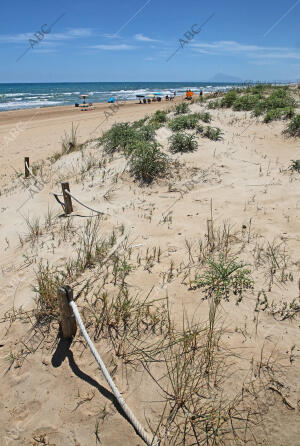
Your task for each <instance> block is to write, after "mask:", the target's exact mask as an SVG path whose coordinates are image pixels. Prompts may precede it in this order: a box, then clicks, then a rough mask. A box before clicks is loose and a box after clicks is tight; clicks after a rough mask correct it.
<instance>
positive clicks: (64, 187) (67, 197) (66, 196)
mask: <svg viewBox="0 0 300 446" xmlns="http://www.w3.org/2000/svg"><path fill="white" fill-rule="evenodd" d="M61 188H62V193H63V196H64V202H65V213H66V214H71V213H72V212H73V205H72V198H71V197H70V195H69V194H68V192H70V187H69V183H61Z"/></svg>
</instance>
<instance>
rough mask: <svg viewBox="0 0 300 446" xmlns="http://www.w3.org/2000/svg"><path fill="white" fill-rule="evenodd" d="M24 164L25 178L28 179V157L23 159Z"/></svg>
mask: <svg viewBox="0 0 300 446" xmlns="http://www.w3.org/2000/svg"><path fill="white" fill-rule="evenodd" d="M24 164H25V178H28V177H29V176H30V170H29V156H25V158H24Z"/></svg>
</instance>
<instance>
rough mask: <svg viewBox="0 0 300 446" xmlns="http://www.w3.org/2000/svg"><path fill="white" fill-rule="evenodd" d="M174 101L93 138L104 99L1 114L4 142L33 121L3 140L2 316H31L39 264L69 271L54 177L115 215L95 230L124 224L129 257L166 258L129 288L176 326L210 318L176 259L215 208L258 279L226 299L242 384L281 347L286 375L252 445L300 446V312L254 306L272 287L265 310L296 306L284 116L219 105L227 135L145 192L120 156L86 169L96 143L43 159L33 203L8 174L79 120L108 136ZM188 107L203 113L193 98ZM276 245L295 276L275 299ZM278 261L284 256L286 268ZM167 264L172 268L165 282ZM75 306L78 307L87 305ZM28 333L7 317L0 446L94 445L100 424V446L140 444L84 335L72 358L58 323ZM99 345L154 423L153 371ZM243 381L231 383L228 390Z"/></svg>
mask: <svg viewBox="0 0 300 446" xmlns="http://www.w3.org/2000/svg"><path fill="white" fill-rule="evenodd" d="M177 100H181V99H179V98H177ZM169 106H170V104H169V103H163V104H151V105H150V106H149V105H136V104H128V105H123V106H121V107H120V109H119V110H118V111H117V112H116V113H115V114H114V115H113V116H112V117H111V118H109V119H108V120H107V121H105V122H104V123H103V124H102V125H101V127H99V128H98V129H97V130H96V132H95V133H92V132H93V130H94V129H95V128H96V127H97V125H99V124H100V122H101V121H103V119H104V118H105V116H104V110H106V109H107V104H105V105H97V107H96V111H94V112H92V111H91V112H80V111H79V110H76V109H73V108H70V107H62V108H51V109H50V108H49V109H41V110H38V114H36V113H37V111H32V110H26V111H16V112H4V113H1V114H0V140H2V139H3V138H4V137H5V136H6V135H7V134H8V133H9V132H10V131H11V129H13V128H14V127H15V126H16V125H17V123H18V122H20V121H21V122H25V123H27V124H26V128H25V129H24V130H23V131H21V132H20V133H19V134H18V136H17V137H16V138H15V139H14V140H13V141H11V142H10V143H9V144H8V145H6V146H3V145H1V154H0V156H1V163H0V172H1V184H2V186H1V195H0V215H1V220H0V227H1V238H0V249H1V253H2V255H1V262H0V268H1V269H0V273H1V306H0V318H3V317H4V315H5V314H7V312H9V311H10V310H11V308H12V306H14V309H15V310H14V311H17V309H18V308H19V307H21V306H22V307H23V309H25V310H30V309H32V308H34V306H35V303H34V297H35V293H34V291H33V289H32V285H33V284H34V283H36V278H35V271H37V268H38V264H39V261H40V259H44V260H48V261H49V264H50V265H51V266H52V265H53V266H54V265H64V264H65V263H66V261H67V259H68V258H69V257H70V256H72V254H73V253H74V251H75V249H76V246H73V244H72V242H73V239H72V237H71V238H69V239H68V238H67V240H64V236H63V225H65V224H66V219H64V218H59V217H57V216H58V215H60V214H61V208H60V206H59V204H58V203H57V202H56V201H55V200H54V197H53V195H51V193H52V192H57V193H60V182H61V181H63V180H67V181H69V183H70V185H71V191H72V193H73V194H74V195H75V196H76V197H78V198H80V200H82V201H83V202H84V203H86V204H87V205H89V206H92V207H93V208H95V209H98V210H100V211H103V212H106V213H107V217H106V218H105V220H104V221H103V223H101V233H103V234H109V233H110V232H111V230H112V228H113V227H114V226H118V225H119V226H120V225H121V224H123V225H124V227H125V230H126V231H127V230H128V231H129V232H130V235H129V240H130V242H131V244H132V246H133V248H132V249H133V258H134V259H135V258H136V256H137V255H138V253H140V255H141V256H145V252H146V250H147V248H149V250H151V249H152V248H153V247H158V246H160V247H161V250H162V256H161V261H160V263H156V264H155V265H154V266H153V268H150V270H147V269H145V268H142V269H138V268H136V271H134V272H133V275H132V277H131V276H130V278H129V283H130V290H131V292H132V293H133V294H138V293H139V295H140V296H141V297H142V298H143V297H145V296H146V295H147V293H148V292H149V291H150V290H151V288H152V287H154V289H153V296H152V297H153V298H156V299H159V298H164V297H165V296H166V294H168V296H169V301H170V307H171V309H172V312H173V314H174V318H175V320H176V322H178V323H180V320H181V319H182V314H183V312H184V311H185V312H186V314H187V317H189V318H193V319H194V321H195V320H196V321H197V320H199V321H200V320H202V321H205V320H207V318H208V305H207V301H203V300H202V299H201V297H202V292H201V291H200V290H199V289H197V290H190V289H189V287H188V286H187V282H188V280H184V278H183V275H182V274H181V275H180V274H179V275H177V272H178V270H180V265H181V264H182V262H183V263H184V264H187V263H188V253H187V248H186V242H185V240H186V239H187V240H188V241H189V242H192V244H193V247H194V248H195V249H196V246H197V244H198V241H199V239H200V238H205V234H206V225H207V219H209V218H210V212H211V209H210V206H211V202H212V213H213V219H214V225H215V228H216V230H217V228H218V227H222V225H223V223H224V222H229V223H230V225H232V227H233V228H234V229H233V230H235V231H238V232H239V234H240V237H241V239H242V241H243V242H242V244H244V246H245V249H244V250H243V252H242V253H241V256H240V257H241V258H242V259H243V260H245V261H246V262H247V263H248V264H249V265H250V268H251V269H252V270H253V277H254V280H255V289H254V291H253V292H252V291H248V292H247V294H246V297H245V298H244V299H243V301H242V302H241V303H240V304H239V305H238V306H237V305H235V301H234V300H232V299H231V300H230V302H223V303H222V307H221V313H220V320H222V323H223V324H224V327H226V333H227V334H226V344H227V346H228V348H232V349H236V351H239V352H240V353H241V352H242V353H241V356H242V357H243V359H239V360H237V364H238V365H237V369H238V370H239V374H240V375H239V376H240V379H244V378H245V377H246V376H247V374H248V372H249V369H250V368H251V361H255V360H257V359H259V357H260V355H261V351H262V349H263V351H264V354H265V355H266V356H268V355H269V354H270V353H271V352H273V356H274V358H275V365H276V366H278V369H280V371H279V372H278V373H279V374H280V379H279V378H278V380H279V381H280V391H279V392H278V391H276V390H273V391H272V390H270V389H267V390H268V391H266V393H265V403H266V405H267V406H268V411H267V412H266V415H265V417H264V422H263V424H262V427H260V431H259V432H258V433H257V441H258V444H261V445H272V446H281V445H282V446H283V445H284V446H296V445H300V384H299V376H300V341H299V339H300V338H299V317H298V316H297V315H296V317H295V319H293V320H289V319H286V320H280V319H281V318H280V317H279V316H278V317H277V320H276V319H275V318H274V316H273V315H272V314H270V311H263V310H261V311H259V312H255V311H254V310H255V307H256V303H257V295H258V292H259V291H260V290H265V292H266V294H267V298H268V302H269V303H270V305H271V303H272V302H273V303H274V305H277V306H279V307H280V308H282V305H283V303H282V302H286V303H287V305H289V304H290V303H291V302H292V301H293V299H295V302H297V304H298V305H299V304H300V302H299V297H300V296H299V293H300V290H299V288H298V283H299V282H298V281H299V270H300V259H299V252H300V250H299V246H300V244H299V241H300V235H299V227H300V224H299V221H300V220H299V219H300V195H299V185H300V175H299V174H297V173H296V172H295V173H292V172H291V171H289V170H288V166H289V165H290V160H291V159H299V158H300V152H299V141H298V140H293V139H285V138H284V137H283V136H282V134H281V131H282V129H283V126H284V123H283V122H276V121H275V122H274V123H271V124H269V125H266V124H263V123H261V122H259V121H257V120H256V119H253V118H251V117H250V114H249V113H245V112H232V111H231V110H225V111H224V110H222V111H219V110H214V111H212V112H211V113H212V115H213V121H212V125H214V126H218V127H220V128H221V129H222V130H223V132H224V139H223V140H222V141H218V142H213V141H210V140H208V139H202V138H199V148H198V150H197V151H195V152H193V153H188V154H184V155H181V156H178V155H171V158H172V159H174V160H175V159H177V160H178V161H179V163H181V167H180V168H178V172H175V171H174V172H173V174H172V177H171V178H169V179H166V180H159V181H158V182H156V183H154V184H153V185H151V186H148V187H145V186H144V187H141V186H140V185H139V184H138V183H136V182H134V181H133V180H132V178H130V177H129V175H128V174H127V173H126V161H125V160H124V158H122V157H121V156H115V158H114V159H112V160H110V161H109V162H108V164H106V166H102V167H101V168H100V169H99V168H97V167H95V166H94V167H92V168H88V167H87V163H88V160H89V159H90V160H94V161H95V159H99V160H101V159H102V158H101V157H102V149H101V148H98V147H95V144H94V143H91V144H90V146H89V148H87V149H85V150H84V151H83V154H82V153H81V152H75V153H71V154H69V155H66V156H63V157H62V158H61V159H59V160H58V161H56V162H55V163H54V164H52V165H51V166H50V163H49V162H46V164H45V166H44V168H43V174H42V179H43V181H44V184H43V185H42V187H40V191H38V192H37V193H34V194H33V197H32V198H31V197H30V194H29V193H28V189H26V188H28V184H30V181H32V180H28V181H27V183H24V180H23V179H22V178H21V177H18V176H17V175H16V174H15V173H14V169H16V170H17V171H22V170H23V158H24V156H30V159H31V162H34V161H40V160H46V159H47V157H49V156H51V155H53V154H54V153H55V152H57V151H59V150H60V141H61V138H62V136H63V134H64V131H67V132H69V130H70V127H71V123H72V122H73V123H76V124H78V125H79V128H78V133H79V140H80V141H81V142H84V141H86V140H87V139H93V138H95V137H96V136H99V135H101V134H102V132H103V131H104V130H105V129H107V128H109V127H110V125H111V124H112V123H113V122H121V121H133V120H136V119H140V118H142V117H143V115H144V114H146V113H152V112H154V111H155V110H156V109H163V108H167V107H169ZM192 109H193V110H194V111H198V110H200V109H203V107H202V108H201V107H200V106H199V105H197V104H194V105H192ZM170 133H171V132H170V131H169V130H167V129H165V128H162V129H159V130H158V131H157V139H158V141H159V142H160V143H161V144H162V145H163V150H164V151H165V152H166V153H169V152H168V143H167V139H168V137H169V135H170ZM94 161H93V162H94ZM124 169H125V172H124ZM191 178H193V181H192V183H191V182H190V180H191ZM24 184H25V186H24ZM26 184H27V185H26ZM107 191H110V194H109V198H108V199H107V195H106V193H107ZM26 200H27V201H26ZM20 206H22V207H21V209H20V210H19V211H18V208H19V207H20ZM74 208H75V209H74V215H73V216H72V217H70V219H71V221H72V225H73V226H74V228H75V229H74V231H75V232H74V234H75V233H76V232H77V233H78V231H79V230H80V228H81V227H82V226H83V225H84V223H85V221H86V217H83V216H88V215H90V212H89V211H88V210H86V209H84V208H82V207H81V206H79V205H78V204H76V203H75V204H74ZM48 209H51V210H52V213H53V215H55V216H56V217H53V222H52V223H51V224H49V225H48V227H43V230H42V234H41V235H40V236H39V237H38V238H37V240H36V241H32V240H30V239H26V235H27V234H28V232H29V229H28V224H27V223H26V219H27V221H28V219H29V220H30V221H31V222H32V221H33V219H37V218H39V219H40V225H41V226H43V225H44V219H45V216H46V214H47V212H48ZM74 237H75V235H74ZM268 242H269V243H270V244H271V245H272V246H277V247H278V248H277V249H278V253H279V254H278V259H280V260H278V262H279V261H280V262H284V261H286V264H287V267H286V271H285V273H286V274H287V275H288V278H287V279H286V280H285V281H284V282H281V281H280V277H279V272H278V276H276V274H277V273H276V274H275V278H274V283H273V285H272V286H271V290H270V291H269V280H270V276H268V274H267V271H269V269H270V268H271V266H270V265H269V264H268V261H267V260H266V259H264V260H262V262H261V264H260V265H259V266H257V265H256V263H255V257H256V258H257V252H258V250H259V249H260V248H259V247H261V252H264V251H263V247H266V246H268V245H267V243H268ZM284 253H285V254H286V256H287V258H286V259H284V260H282V258H283V257H282V256H283V255H285V254H284ZM171 262H174V268H175V269H176V268H178V270H177V272H174V274H171V276H170V277H168V278H166V274H165V273H166V272H167V271H168V270H169V268H170V264H171ZM279 269H280V268H278V270H279ZM85 274H86V273H85ZM88 274H91V271H89V272H88ZM88 274H87V275H88ZM78 302H79V305H80V304H82V302H81V301H80V299H79V301H78ZM257 317H258V318H259V319H258V320H257ZM30 328H31V325H30V324H28V323H22V322H21V321H19V320H16V322H14V323H13V324H12V325H11V326H10V323H9V321H6V322H3V323H1V325H0V366H1V370H0V371H1V387H0V389H1V390H0V395H1V399H0V407H1V422H0V438H1V439H0V444H1V445H2V444H3V445H24V446H25V445H37V444H48V445H50V444H53V445H57V446H75V445H77V446H79V445H80V446H90V445H93V444H97V440H96V435H95V426H96V425H97V423H99V438H100V440H101V444H102V445H104V446H109V445H114V446H121V445H122V446H129V445H136V446H137V445H142V444H143V442H142V440H141V439H140V438H139V437H138V436H137V435H136V433H135V432H134V430H133V428H132V427H131V426H130V425H129V424H128V422H127V421H126V420H125V419H124V418H123V417H122V416H121V415H120V414H119V412H118V411H117V410H116V409H115V407H114V405H113V403H112V402H111V400H110V396H109V394H108V393H107V391H106V389H107V384H106V383H105V381H104V379H103V377H102V376H101V372H100V371H99V370H98V367H97V365H96V363H95V361H94V359H93V358H92V356H91V354H90V352H89V351H88V350H87V349H85V348H84V346H83V344H82V342H81V339H82V338H80V337H79V335H78V334H77V337H76V340H75V341H74V342H73V344H72V346H71V349H70V350H69V352H68V353H67V355H66V356H64V355H63V353H62V351H60V350H59V349H57V344H56V342H55V335H56V334H57V332H58V325H57V324H55V323H53V324H52V326H51V330H50V335H49V336H48V337H47V338H46V341H45V340H43V337H42V335H41V334H40V335H39V333H38V332H37V333H36V334H35V335H34V337H33V333H35V332H34V331H31V330H30ZM22 342H23V343H22ZM40 342H41V346H40V347H39V348H38V346H39V343H40ZM96 346H97V348H98V350H99V351H100V352H101V354H102V355H103V358H104V360H105V362H106V363H107V364H108V366H109V369H110V370H113V369H114V364H112V362H111V361H112V357H113V358H114V361H115V364H117V366H118V367H117V369H116V373H115V375H114V378H115V380H116V383H117V385H118V386H119V388H120V390H121V392H122V393H123V396H124V397H125V399H126V401H127V402H128V404H129V406H130V407H131V408H132V410H133V411H134V412H135V414H136V415H137V417H138V418H139V419H140V421H141V422H142V423H143V424H144V425H145V426H146V425H147V421H146V420H148V421H149V422H150V424H151V425H152V426H155V423H156V422H157V419H158V414H159V410H160V409H159V404H158V403H155V401H157V400H159V399H161V395H160V393H159V391H158V389H157V387H156V386H155V385H154V383H153V381H152V380H151V379H150V377H149V375H147V373H146V372H145V370H144V369H143V368H142V367H140V366H139V367H137V368H136V369H135V368H133V367H131V366H130V365H127V366H126V365H124V364H123V363H122V361H121V360H120V359H117V358H116V357H115V356H113V353H112V350H111V348H109V347H108V344H107V343H106V342H101V339H100V340H98V341H97V342H96ZM29 350H32V351H33V353H30V351H29ZM35 350H36V351H35ZM13 357H14V358H15V359H14V361H12V360H11V359H12V358H13ZM253 358H254V359H253ZM10 364H11V366H10ZM239 384H240V383H239V382H237V381H235V380H234V379H232V389H235V388H236V387H238V385H239ZM277 389H278V388H277ZM43 438H44V440H42V439H43ZM38 441H40V443H38ZM42 441H44V442H42ZM167 444H168V443H167ZM228 444H235V443H234V442H232V443H228ZM251 444H252V443H251ZM253 444H254V443H253Z"/></svg>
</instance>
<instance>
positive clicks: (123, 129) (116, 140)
mask: <svg viewBox="0 0 300 446" xmlns="http://www.w3.org/2000/svg"><path fill="white" fill-rule="evenodd" d="M135 133H136V129H134V128H132V127H130V124H129V123H128V122H124V123H123V122H122V123H120V124H114V125H113V126H112V127H111V128H110V129H109V130H108V131H107V132H106V133H105V134H104V135H103V136H102V137H101V138H99V142H100V144H103V147H104V150H105V152H106V153H114V152H118V151H121V150H125V149H126V146H127V145H128V142H129V141H130V140H132V138H134V135H135Z"/></svg>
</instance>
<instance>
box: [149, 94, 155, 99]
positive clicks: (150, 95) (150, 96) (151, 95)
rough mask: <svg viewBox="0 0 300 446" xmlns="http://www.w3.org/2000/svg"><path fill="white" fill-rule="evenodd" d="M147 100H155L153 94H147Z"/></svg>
mask: <svg viewBox="0 0 300 446" xmlns="http://www.w3.org/2000/svg"><path fill="white" fill-rule="evenodd" d="M147 98H155V96H154V94H152V93H150V94H147Z"/></svg>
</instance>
